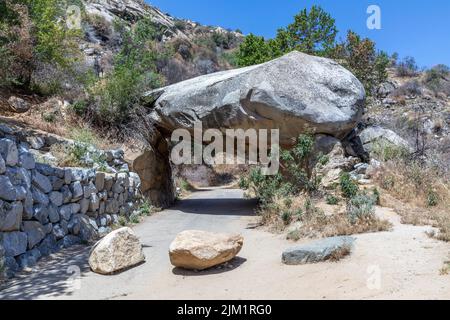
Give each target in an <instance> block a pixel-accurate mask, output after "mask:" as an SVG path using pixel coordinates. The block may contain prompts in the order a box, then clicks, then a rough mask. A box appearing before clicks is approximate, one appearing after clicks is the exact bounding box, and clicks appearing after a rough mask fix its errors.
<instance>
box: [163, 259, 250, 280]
mask: <svg viewBox="0 0 450 320" xmlns="http://www.w3.org/2000/svg"><path fill="white" fill-rule="evenodd" d="M246 261H247V259H245V258H242V257H234V258H233V259H231V260H230V261H228V262H225V263H222V264H220V265H218V266H214V267H211V268H209V269H205V270H187V269H183V268H179V267H174V268H173V269H172V273H173V274H175V275H178V276H186V277H191V276H194V277H195V276H197V277H198V276H206V275H210V274H219V273H225V272H228V271H232V270H234V269H236V268H238V267H240V266H241V265H242V264H244V263H245V262H246Z"/></svg>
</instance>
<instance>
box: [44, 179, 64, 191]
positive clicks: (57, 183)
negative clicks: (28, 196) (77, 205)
mask: <svg viewBox="0 0 450 320" xmlns="http://www.w3.org/2000/svg"><path fill="white" fill-rule="evenodd" d="M48 178H49V179H50V182H51V184H52V187H53V191H59V190H60V189H61V188H62V187H63V185H64V180H63V179H61V178H58V177H55V176H50V177H48Z"/></svg>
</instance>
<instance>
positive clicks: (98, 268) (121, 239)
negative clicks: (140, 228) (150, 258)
mask: <svg viewBox="0 0 450 320" xmlns="http://www.w3.org/2000/svg"><path fill="white" fill-rule="evenodd" d="M143 261H145V256H144V253H143V251H142V245H141V243H140V241H139V238H138V237H137V236H136V235H135V233H134V232H133V230H131V229H130V228H128V227H124V228H120V229H117V230H115V231H113V232H111V233H109V234H108V235H107V236H105V237H104V238H103V239H102V240H100V241H99V242H97V243H96V244H95V245H94V247H93V248H92V251H91V254H90V256H89V266H90V267H91V269H92V271H94V272H96V273H99V274H113V273H115V272H118V271H122V270H124V269H128V268H130V267H133V266H135V265H137V264H139V263H141V262H143Z"/></svg>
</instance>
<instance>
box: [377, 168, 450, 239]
mask: <svg viewBox="0 0 450 320" xmlns="http://www.w3.org/2000/svg"><path fill="white" fill-rule="evenodd" d="M374 180H375V181H376V182H377V184H378V185H379V186H380V187H381V188H383V189H384V190H385V191H386V192H387V193H388V194H389V195H390V196H389V195H388V196H386V195H384V196H383V202H382V204H383V205H384V206H387V207H392V208H393V209H394V210H395V211H396V212H397V213H398V214H399V215H400V216H401V218H402V220H401V222H402V223H405V224H412V225H431V226H433V227H435V228H438V229H439V232H436V233H434V234H433V237H434V238H436V239H439V240H442V241H447V242H450V212H449V208H450V185H449V182H448V181H446V180H445V178H443V177H442V176H441V175H440V174H439V173H438V172H436V171H435V170H432V169H430V168H427V167H422V166H419V165H417V164H414V163H408V164H406V163H404V162H402V161H397V162H395V163H394V162H387V163H385V164H384V165H383V167H382V168H381V169H380V170H379V171H378V172H377V173H376V174H375V176H374Z"/></svg>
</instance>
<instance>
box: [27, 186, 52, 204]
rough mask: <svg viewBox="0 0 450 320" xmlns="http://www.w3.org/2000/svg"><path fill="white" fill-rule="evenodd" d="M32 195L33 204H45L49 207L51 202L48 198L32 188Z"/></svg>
mask: <svg viewBox="0 0 450 320" xmlns="http://www.w3.org/2000/svg"><path fill="white" fill-rule="evenodd" d="M31 193H32V195H33V202H34V203H36V204H43V205H45V206H47V205H48V204H49V203H50V200H49V199H48V196H47V195H46V194H44V193H43V192H41V191H40V190H39V189H37V188H31Z"/></svg>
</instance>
